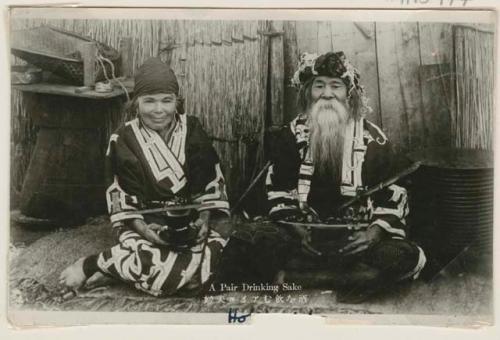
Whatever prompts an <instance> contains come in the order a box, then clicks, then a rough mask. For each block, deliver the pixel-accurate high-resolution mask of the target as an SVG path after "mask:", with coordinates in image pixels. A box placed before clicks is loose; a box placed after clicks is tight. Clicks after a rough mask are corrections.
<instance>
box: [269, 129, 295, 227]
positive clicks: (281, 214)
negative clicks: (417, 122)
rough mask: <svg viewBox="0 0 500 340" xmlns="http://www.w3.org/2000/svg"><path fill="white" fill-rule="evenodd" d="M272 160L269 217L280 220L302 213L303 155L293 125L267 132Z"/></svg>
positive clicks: (270, 158)
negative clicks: (299, 177)
mask: <svg viewBox="0 0 500 340" xmlns="http://www.w3.org/2000/svg"><path fill="white" fill-rule="evenodd" d="M266 139H267V141H268V148H267V149H268V150H269V153H268V154H269V160H270V161H271V166H270V167H269V169H268V170H267V177H266V192H267V201H268V206H269V217H270V218H271V219H274V220H280V219H283V218H285V217H287V216H290V215H296V214H298V213H300V206H299V197H298V191H297V183H298V173H299V167H300V156H299V152H298V149H297V145H296V142H295V136H294V135H293V134H292V132H291V131H290V127H289V126H285V127H283V128H281V130H279V131H273V132H272V133H269V134H268V136H267V138H266Z"/></svg>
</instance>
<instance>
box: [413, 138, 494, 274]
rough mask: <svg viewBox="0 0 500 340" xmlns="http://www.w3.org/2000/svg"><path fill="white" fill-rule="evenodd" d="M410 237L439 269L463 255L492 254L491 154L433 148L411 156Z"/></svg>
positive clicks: (477, 151)
mask: <svg viewBox="0 0 500 340" xmlns="http://www.w3.org/2000/svg"><path fill="white" fill-rule="evenodd" d="M409 157H410V159H412V160H413V161H421V162H422V167H421V168H420V169H419V171H418V172H417V174H416V175H415V180H414V181H415V186H414V188H413V190H412V193H411V194H412V197H411V208H412V210H413V213H412V221H413V226H412V232H413V234H414V235H415V237H416V238H417V240H418V241H419V242H421V243H422V244H423V245H424V247H425V248H426V250H428V253H429V254H431V257H435V258H436V259H437V260H438V261H439V262H440V263H441V264H442V265H446V263H447V262H449V261H450V260H452V259H454V258H456V257H457V256H458V255H459V254H461V253H464V252H467V253H468V254H474V255H478V254H479V255H481V256H482V255H491V254H492V252H493V154H492V152H490V151H484V150H471V149H449V148H432V149H424V150H419V151H416V152H413V153H411V154H410V155H409Z"/></svg>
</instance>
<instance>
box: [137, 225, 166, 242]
mask: <svg viewBox="0 0 500 340" xmlns="http://www.w3.org/2000/svg"><path fill="white" fill-rule="evenodd" d="M132 227H133V228H134V230H135V231H136V232H137V233H138V234H139V235H141V236H142V237H144V238H145V239H146V240H148V241H149V242H151V243H154V244H159V245H162V246H168V243H167V242H165V241H163V240H162V239H161V238H160V236H159V235H158V232H159V231H160V230H161V228H162V227H161V225H159V224H156V223H151V224H147V223H146V222H144V220H141V219H134V220H132Z"/></svg>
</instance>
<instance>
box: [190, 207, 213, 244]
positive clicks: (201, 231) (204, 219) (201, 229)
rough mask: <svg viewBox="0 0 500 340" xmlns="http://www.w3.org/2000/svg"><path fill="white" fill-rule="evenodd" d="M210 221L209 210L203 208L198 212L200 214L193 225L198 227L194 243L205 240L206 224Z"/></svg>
mask: <svg viewBox="0 0 500 340" xmlns="http://www.w3.org/2000/svg"><path fill="white" fill-rule="evenodd" d="M209 221H210V210H203V211H201V212H200V216H199V217H198V219H197V220H196V221H194V222H193V225H194V226H195V227H196V228H198V236H197V237H196V243H200V242H202V241H203V240H205V239H206V238H207V236H208V224H209Z"/></svg>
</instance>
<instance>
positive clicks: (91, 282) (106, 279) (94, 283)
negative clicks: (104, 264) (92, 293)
mask: <svg viewBox="0 0 500 340" xmlns="http://www.w3.org/2000/svg"><path fill="white" fill-rule="evenodd" d="M113 283H116V280H115V279H113V278H112V277H110V276H107V275H104V274H103V273H101V272H95V274H94V275H92V276H91V277H90V278H89V279H88V280H87V282H85V289H89V290H90V289H94V288H97V287H102V286H109V285H111V284H113Z"/></svg>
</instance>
